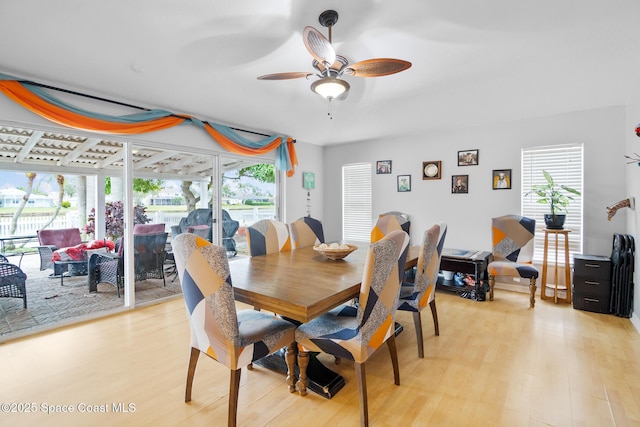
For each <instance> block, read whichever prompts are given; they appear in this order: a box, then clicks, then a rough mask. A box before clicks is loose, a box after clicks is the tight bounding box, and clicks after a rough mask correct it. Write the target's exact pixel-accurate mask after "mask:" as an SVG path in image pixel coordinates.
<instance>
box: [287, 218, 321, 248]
mask: <svg viewBox="0 0 640 427" xmlns="http://www.w3.org/2000/svg"><path fill="white" fill-rule="evenodd" d="M289 228H290V230H291V237H292V238H293V247H294V248H296V249H298V248H304V247H307V246H314V245H317V244H320V243H324V230H323V229H322V223H321V222H320V221H318V220H317V219H315V218H311V217H310V216H305V217H302V218H298V219H297V220H295V221H294V222H292V223H291V224H290V225H289Z"/></svg>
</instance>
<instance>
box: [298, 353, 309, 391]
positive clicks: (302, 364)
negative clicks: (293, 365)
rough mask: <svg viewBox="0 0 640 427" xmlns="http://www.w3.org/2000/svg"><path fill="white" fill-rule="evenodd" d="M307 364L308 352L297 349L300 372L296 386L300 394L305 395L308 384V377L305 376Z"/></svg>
mask: <svg viewBox="0 0 640 427" xmlns="http://www.w3.org/2000/svg"><path fill="white" fill-rule="evenodd" d="M307 366H309V352H308V351H301V350H298V368H299V369H300V373H299V376H298V382H296V387H297V388H298V392H299V393H300V396H306V395H307V385H308V384H309V379H308V378H307Z"/></svg>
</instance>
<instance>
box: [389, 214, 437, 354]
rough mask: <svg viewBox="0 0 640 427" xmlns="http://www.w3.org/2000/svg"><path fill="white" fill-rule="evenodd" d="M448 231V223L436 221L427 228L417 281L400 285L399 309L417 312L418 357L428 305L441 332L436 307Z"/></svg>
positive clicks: (435, 324)
mask: <svg viewBox="0 0 640 427" xmlns="http://www.w3.org/2000/svg"><path fill="white" fill-rule="evenodd" d="M446 235H447V224H445V223H440V224H435V225H434V226H433V227H431V228H430V229H428V230H426V231H425V232H424V236H423V239H422V247H421V248H420V253H419V254H418V264H417V266H416V275H415V281H414V283H408V282H403V283H402V286H401V288H400V299H399V300H398V310H404V311H410V312H412V313H413V323H414V324H415V329H416V340H417V343H418V357H419V358H423V357H424V343H423V338H422V319H421V317H420V313H421V312H422V310H424V309H425V308H426V307H427V305H429V307H430V308H431V315H432V317H433V327H434V330H435V334H436V335H440V327H439V325H438V311H437V310H436V282H437V281H438V272H439V271H440V259H441V258H442V248H443V247H444V238H445V237H446Z"/></svg>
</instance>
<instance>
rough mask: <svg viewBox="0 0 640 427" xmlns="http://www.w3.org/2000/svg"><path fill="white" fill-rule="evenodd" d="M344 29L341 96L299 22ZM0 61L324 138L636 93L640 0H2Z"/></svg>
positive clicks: (57, 79)
mask: <svg viewBox="0 0 640 427" xmlns="http://www.w3.org/2000/svg"><path fill="white" fill-rule="evenodd" d="M327 9H335V10H337V11H338V13H339V14H340V18H339V21H338V23H337V24H336V26H335V27H334V28H333V42H334V46H335V47H336V50H337V52H338V53H339V54H341V55H343V56H346V57H347V58H348V59H349V61H350V62H352V63H353V62H358V61H361V60H364V59H369V58H378V57H391V58H400V59H404V60H408V61H410V62H412V63H413V66H412V67H411V68H410V69H409V70H407V71H404V72H402V73H399V74H395V75H391V76H385V77H377V78H357V77H351V76H346V77H345V79H346V80H348V81H349V83H350V84H351V92H350V94H349V96H348V98H347V99H346V100H344V101H334V102H332V105H331V107H330V108H331V112H332V117H333V118H332V119H331V118H330V117H329V116H328V112H329V105H328V103H327V101H325V100H323V99H321V98H320V97H319V96H318V95H315V94H314V93H312V92H311V91H310V89H309V86H310V84H311V81H307V80H304V79H296V80H283V81H261V80H257V79H256V77H257V76H259V75H263V74H270V73H278V72H287V71H313V70H312V68H311V60H312V58H311V56H310V55H309V53H308V52H307V50H306V49H305V47H304V44H303V41H302V30H303V28H304V27H305V26H307V25H311V26H313V27H315V28H317V29H318V30H320V31H321V32H322V33H323V34H326V29H325V28H324V27H322V26H321V25H320V24H319V22H318V16H319V14H320V13H321V12H322V11H324V10H327ZM0 16H2V38H3V41H2V43H1V44H0V72H4V73H6V74H11V75H14V76H17V77H21V78H25V79H28V80H33V81H35V82H38V83H43V84H48V85H52V86H55V87H60V88H63V89H68V90H73V91H78V92H82V93H86V94H90V95H94V96H99V97H103V98H108V99H112V100H117V101H120V102H125V103H129V104H133V105H138V106H141V107H145V108H160V109H166V110H169V111H172V112H174V113H180V114H191V115H193V116H196V117H198V118H200V119H204V120H210V121H214V122H217V123H222V124H226V125H231V126H236V127H242V128H245V129H251V130H254V131H258V132H264V133H281V134H286V135H290V136H292V137H294V138H296V139H297V140H299V141H304V142H308V143H312V144H319V145H327V144H335V143H348V142H354V141H361V140H368V139H387V138H388V137H390V136H399V137H403V136H412V135H419V134H423V133H424V132H429V131H433V130H438V129H447V128H451V127H465V126H474V125H478V124H483V123H492V122H499V121H507V120H515V119H521V118H527V117H534V116H543V115H549V114H557V113H563V112H569V111H575V110H583V109H590V108H598V107H603V106H611V105H620V104H626V102H627V100H628V94H629V93H631V92H632V90H633V89H634V88H635V87H636V85H637V83H638V78H639V77H640V1H638V0H537V1H521V0H482V1H480V0H475V1H474V0H385V1H383V0H349V1H344V0H342V1H338V0H327V1H319V0H315V1H307V0H304V1H302V0H269V1H265V0H250V1H248V0H239V1H238V0H236V1H214V0H207V1H203V0H192V1H179V0H135V1H132V0H109V1H102V2H97V1H87V0H65V1H63V2H61V1H55V2H54V1H46V0H20V1H11V0H0Z"/></svg>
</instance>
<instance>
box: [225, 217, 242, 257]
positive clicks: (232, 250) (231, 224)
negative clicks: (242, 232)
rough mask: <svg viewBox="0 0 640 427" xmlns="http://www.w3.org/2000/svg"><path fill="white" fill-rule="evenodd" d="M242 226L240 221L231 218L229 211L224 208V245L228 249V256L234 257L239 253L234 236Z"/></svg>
mask: <svg viewBox="0 0 640 427" xmlns="http://www.w3.org/2000/svg"><path fill="white" fill-rule="evenodd" d="M238 228H240V222H238V221H236V220H234V219H233V218H231V215H229V212H227V211H226V210H224V209H223V210H222V246H224V248H225V249H226V250H227V256H228V257H229V258H232V257H234V256H236V255H237V254H238V249H237V247H236V241H235V239H234V238H233V236H235V234H236V233H237V232H238Z"/></svg>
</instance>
